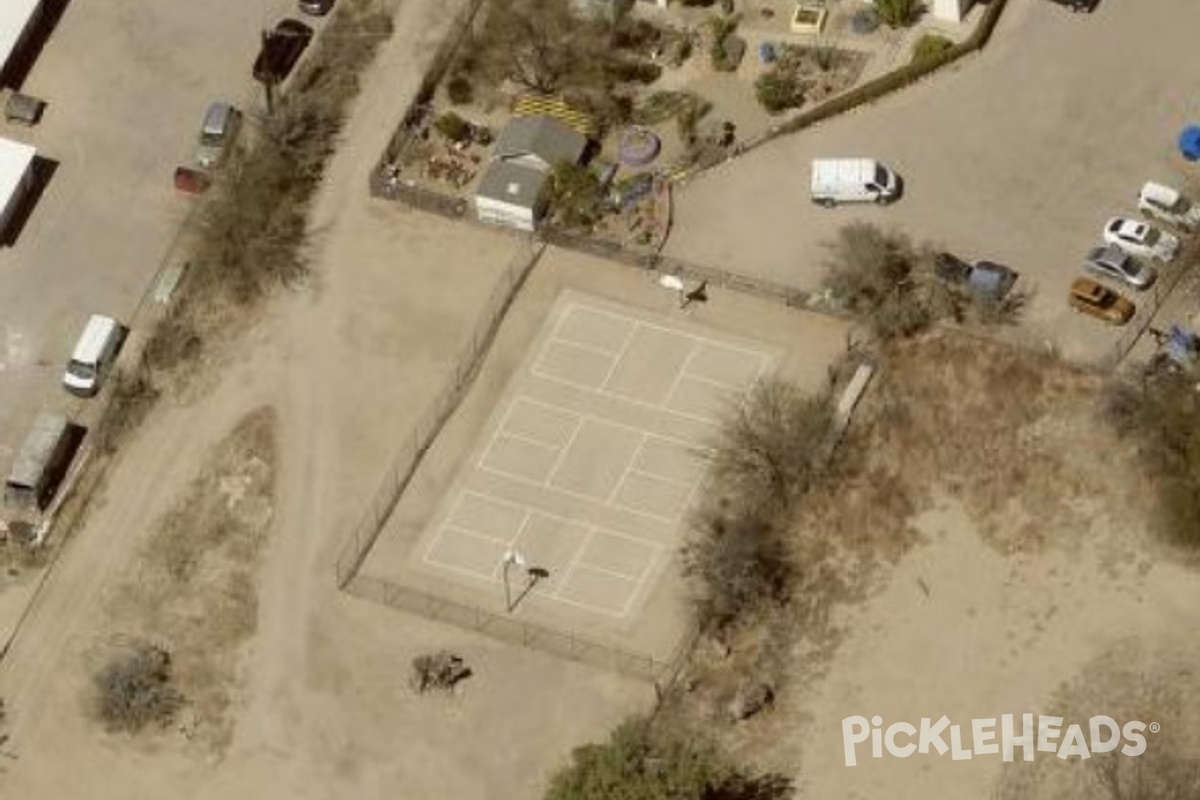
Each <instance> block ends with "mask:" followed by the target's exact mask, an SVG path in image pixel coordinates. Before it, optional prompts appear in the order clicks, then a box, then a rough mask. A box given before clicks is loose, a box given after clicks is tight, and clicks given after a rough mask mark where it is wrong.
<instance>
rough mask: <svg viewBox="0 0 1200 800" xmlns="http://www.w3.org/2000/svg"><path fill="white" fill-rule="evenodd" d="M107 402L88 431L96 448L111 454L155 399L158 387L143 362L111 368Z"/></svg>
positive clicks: (136, 424)
mask: <svg viewBox="0 0 1200 800" xmlns="http://www.w3.org/2000/svg"><path fill="white" fill-rule="evenodd" d="M109 386H110V389H109V391H110V392H111V395H110V396H109V402H108V405H107V406H106V407H105V409H104V414H103V416H101V418H100V421H99V423H97V425H96V427H95V429H94V430H93V432H92V437H93V439H92V440H93V442H94V443H95V447H96V449H97V450H98V451H99V452H101V453H112V452H114V451H115V450H116V449H117V447H118V445H119V444H120V443H121V442H122V441H123V440H124V439H125V437H126V436H127V435H128V434H129V432H130V431H132V430H133V429H134V428H136V427H137V426H138V425H139V424H141V421H142V419H143V418H144V417H145V416H146V414H147V413H148V412H149V411H150V408H151V406H153V405H154V402H155V401H156V400H157V399H158V394H159V392H158V389H157V388H155V386H154V382H153V380H152V379H151V377H150V371H149V370H148V369H147V368H146V367H145V366H144V364H138V365H137V366H134V367H131V368H127V367H122V368H119V369H117V370H116V371H114V373H113V375H112V376H111V377H110V378H109Z"/></svg>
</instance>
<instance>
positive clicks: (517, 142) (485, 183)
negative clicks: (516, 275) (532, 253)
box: [475, 115, 588, 231]
mask: <svg viewBox="0 0 1200 800" xmlns="http://www.w3.org/2000/svg"><path fill="white" fill-rule="evenodd" d="M587 141H588V140H587V137H586V136H584V135H583V134H581V133H579V132H578V131H576V130H574V129H572V128H571V127H570V126H568V125H566V124H565V123H563V122H560V121H559V120H557V119H555V118H553V117H550V116H546V115H537V116H530V117H517V118H515V119H513V120H512V121H510V122H509V123H508V124H507V125H505V126H504V129H503V130H502V131H501V132H500V135H499V136H498V137H497V138H496V143H495V144H494V145H493V146H492V154H491V159H490V163H489V164H488V166H487V168H486V169H485V170H484V173H483V177H482V178H480V181H479V186H478V188H476V190H475V215H476V216H477V217H478V218H479V220H480V221H482V222H490V223H494V224H498V225H507V226H509V227H513V228H517V229H518V230H523V231H532V230H533V229H534V228H536V227H537V224H538V222H539V221H540V219H541V217H542V215H543V214H544V213H545V211H546V208H545V203H544V201H543V199H542V187H543V186H545V185H546V179H547V178H548V177H549V175H550V171H551V170H552V169H553V168H554V165H555V164H559V163H561V162H563V161H566V162H569V163H571V164H578V163H579V160H580V159H581V158H582V157H583V153H584V150H585V149H586V148H587Z"/></svg>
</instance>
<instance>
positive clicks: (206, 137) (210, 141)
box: [200, 131, 224, 147]
mask: <svg viewBox="0 0 1200 800" xmlns="http://www.w3.org/2000/svg"><path fill="white" fill-rule="evenodd" d="M223 138H224V137H222V136H221V134H219V133H212V132H210V131H205V132H203V133H201V134H200V144H203V145H207V146H208V147H220V146H221V140H222V139H223Z"/></svg>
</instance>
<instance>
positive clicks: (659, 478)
mask: <svg viewBox="0 0 1200 800" xmlns="http://www.w3.org/2000/svg"><path fill="white" fill-rule="evenodd" d="M627 472H628V474H630V475H645V476H646V477H648V478H653V479H654V480H656V481H662V482H663V483H671V484H674V485H676V486H686V487H688V489H689V490H690V489H691V488H692V487H693V486H695V485H696V484H697V483H698V481H696V480H690V481H681V480H676V479H675V478H668V477H667V476H665V475H659V474H658V473H657V472H648V471H646V470H644V469H637V468H636V467H630V468H629V469H628V471H627Z"/></svg>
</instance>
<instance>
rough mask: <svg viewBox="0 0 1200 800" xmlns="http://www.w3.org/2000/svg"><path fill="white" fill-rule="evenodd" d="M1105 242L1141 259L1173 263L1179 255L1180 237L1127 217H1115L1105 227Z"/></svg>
mask: <svg viewBox="0 0 1200 800" xmlns="http://www.w3.org/2000/svg"><path fill="white" fill-rule="evenodd" d="M1104 241H1106V242H1108V243H1109V244H1115V245H1116V246H1117V247H1119V248H1121V249H1122V250H1124V251H1125V252H1127V253H1129V254H1130V255H1133V256H1138V257H1139V258H1156V259H1158V260H1159V261H1171V260H1172V259H1174V258H1175V256H1177V255H1179V237H1178V236H1175V235H1174V234H1170V233H1166V232H1164V231H1161V230H1159V229H1158V228H1156V227H1154V226H1153V225H1150V224H1148V223H1145V222H1142V221H1141V220H1137V219H1129V218H1127V217H1113V218H1112V219H1110V220H1109V221H1108V224H1107V225H1105V226H1104Z"/></svg>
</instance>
